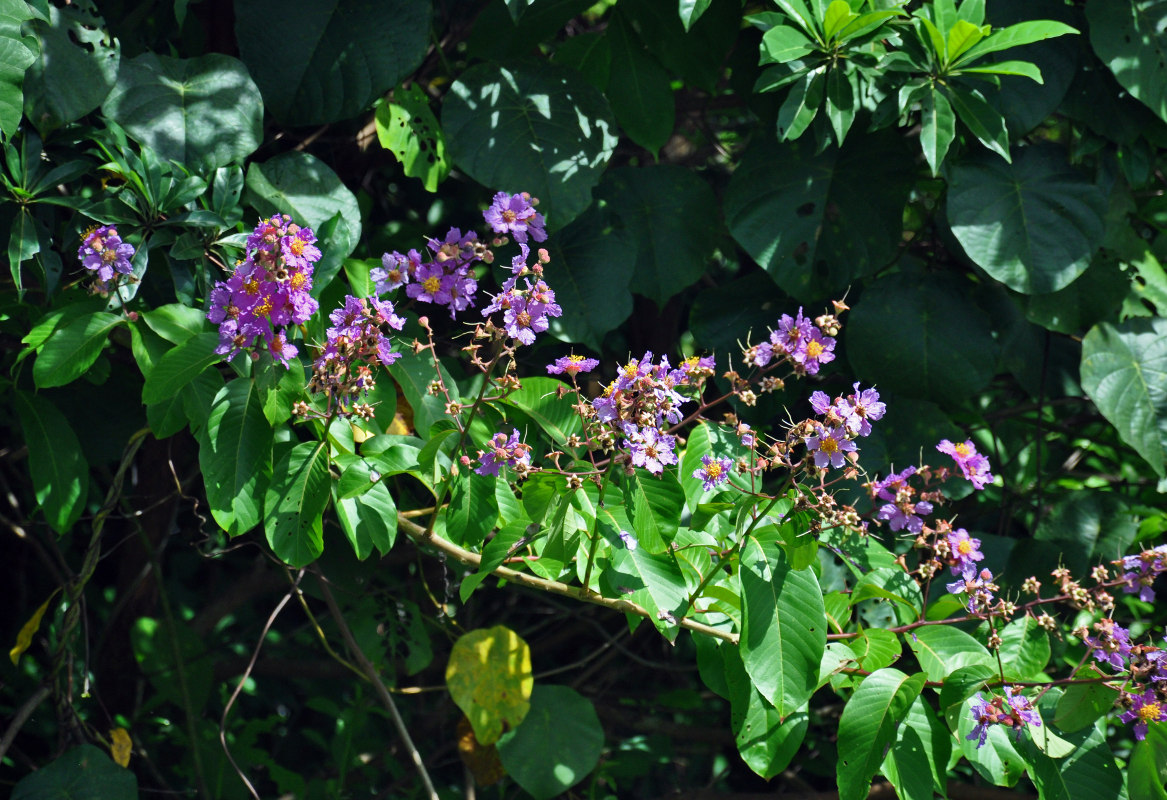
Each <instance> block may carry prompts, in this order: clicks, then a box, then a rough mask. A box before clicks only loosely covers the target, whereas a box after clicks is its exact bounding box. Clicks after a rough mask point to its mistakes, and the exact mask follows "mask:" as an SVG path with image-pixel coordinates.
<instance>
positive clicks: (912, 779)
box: [881, 697, 952, 800]
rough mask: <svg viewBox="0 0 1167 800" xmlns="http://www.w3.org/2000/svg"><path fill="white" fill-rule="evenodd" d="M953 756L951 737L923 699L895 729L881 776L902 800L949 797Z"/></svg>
mask: <svg viewBox="0 0 1167 800" xmlns="http://www.w3.org/2000/svg"><path fill="white" fill-rule="evenodd" d="M951 754H952V734H950V733H949V732H948V728H947V727H945V725H944V723H943V722H941V721H940V720H939V719H937V718H936V713H935V712H934V711H933V710H932V707H931V706H929V705H928V704H927V703H926V702H925V701H924V698H922V697H917V698H916V699H915V700H914V701H912V705H911V706H910V707H909V708H908V713H907V715H906V716H905V717H904V719H903V721H902V722H901V723H900V725H899V726H898V727H897V728H896V736H895V744H893V745H892V747H891V750H889V751H888V754H887V757H886V758H885V759H884V762H883V765H882V767H881V772H883V774H884V775H885V776H886V777H887V779H888V780H889V781H891V784H892V786H894V787H895V790H896V793H897V794H898V795H899V796H900V797H901V798H903V800H932V798H933V797H934V796H935V795H936V794H939V795H940V796H941V797H943V796H945V795H946V793H947V792H946V790H945V787H946V786H947V783H948V759H949V756H950V755H951Z"/></svg>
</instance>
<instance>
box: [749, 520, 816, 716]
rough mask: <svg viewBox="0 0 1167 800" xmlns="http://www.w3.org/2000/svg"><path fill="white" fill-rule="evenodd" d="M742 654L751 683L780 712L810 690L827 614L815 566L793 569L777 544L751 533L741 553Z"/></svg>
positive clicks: (788, 711)
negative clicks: (763, 540)
mask: <svg viewBox="0 0 1167 800" xmlns="http://www.w3.org/2000/svg"><path fill="white" fill-rule="evenodd" d="M741 583H742V597H741V603H742V630H741V644H740V647H741V654H742V661H743V663H745V666H746V672H747V673H749V675H750V678H751V679H752V680H753V682H754V685H755V686H756V687H757V688H758V691H759V692H761V693H762V696H763V697H765V698H766V699H767V700H768V701H770V703H771V704H772V705H773V706H774V707H775V708H776V709H777V710H778V713H779V714H781V715H782V716H786V715H787V714H792V713H794V712H795V711H797V710H798V709H799V708H801V707H802V706H803V705H804V704H805V703H806V701H807V700H808V699H810V696H811V694H812V693H813V692H814V689H815V683H816V680H817V679H818V674H819V660H820V659H821V657H822V654H823V650H824V649H825V648H826V643H827V612H826V607H825V606H824V605H823V594H822V590H821V589H820V588H819V583H818V579H817V578H815V574H814V571H813V570H808V569H804V570H798V571H796V570H794V569H793V568H792V567H791V565H790V563H789V562H788V561H787V559H786V554H785V553H784V552H783V550H782V548H781V547H780V546H779V545H778V544H777V543H776V542H767V543H766V544H764V545H763V544H760V543H759V542H758V540H757V539H755V538H753V537H750V539H749V540H748V541H746V543H745V547H744V548H743V550H742V554H741Z"/></svg>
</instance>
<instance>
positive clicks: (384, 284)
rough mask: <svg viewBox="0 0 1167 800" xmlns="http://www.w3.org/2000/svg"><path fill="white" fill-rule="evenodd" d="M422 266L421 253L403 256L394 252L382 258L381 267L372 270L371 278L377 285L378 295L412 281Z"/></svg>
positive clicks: (411, 251)
mask: <svg viewBox="0 0 1167 800" xmlns="http://www.w3.org/2000/svg"><path fill="white" fill-rule="evenodd" d="M420 266H421V253H419V252H417V251H416V250H410V251H409V253H408V254H407V255H401V253H398V252H397V251H396V250H394V251H393V252H392V253H385V254H384V255H382V256H381V266H380V267H375V268H374V269H372V270H370V271H369V278H370V279H371V280H372V281H374V283H375V284H376V289H375V291H376V292H377V294H385V293H386V292H391V291H393V290H394V289H398V288H400V287H402V286H404V285H405V284H407V283H409V282H410V281H412V280H413V276H414V274H416V272H417V270H418V268H419V267H420Z"/></svg>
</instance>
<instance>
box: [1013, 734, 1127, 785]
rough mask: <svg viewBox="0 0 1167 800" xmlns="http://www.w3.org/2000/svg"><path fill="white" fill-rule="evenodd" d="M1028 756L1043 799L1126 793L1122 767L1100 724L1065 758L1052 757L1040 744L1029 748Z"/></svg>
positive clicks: (1029, 764)
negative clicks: (1037, 746)
mask: <svg viewBox="0 0 1167 800" xmlns="http://www.w3.org/2000/svg"><path fill="white" fill-rule="evenodd" d="M1027 756H1028V757H1027V759H1026V761H1027V762H1028V766H1029V775H1030V777H1031V778H1032V779H1033V782H1034V784H1035V785H1036V786H1037V791H1038V792H1039V794H1040V796H1041V797H1042V798H1043V800H1087V798H1096V797H1119V796H1121V794H1122V790H1123V774H1122V771H1121V770H1119V768H1118V764H1116V763H1115V760H1114V754H1113V753H1112V752H1111V749H1110V747H1109V746H1108V745H1107V744H1106V736H1105V735H1104V733H1103V732H1102V731H1101V730H1099V729H1098V728H1095V729H1094V730H1092V731H1091V733H1090V736H1089V738H1087V739H1086V740H1085V741H1084V742H1082V743H1081V744H1079V745H1078V746H1077V747H1076V748H1074V749H1073V750H1072V751H1071V752H1070V754H1069V755H1067V756H1066V757H1065V758H1060V759H1054V758H1050V757H1049V756H1048V755H1046V754H1045V753H1042V752H1039V751H1038V750H1037V748H1036V747H1031V748H1029V752H1028V753H1027Z"/></svg>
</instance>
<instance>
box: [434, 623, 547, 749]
mask: <svg viewBox="0 0 1167 800" xmlns="http://www.w3.org/2000/svg"><path fill="white" fill-rule="evenodd" d="M534 684H535V679H534V677H533V676H532V674H531V648H530V647H528V646H527V643H526V642H525V641H523V639H522V637H520V636H519V635H518V634H517V633H515V632H514V631H512V630H511V629H510V628H506V627H504V626H502V625H496V626H494V627H493V628H479V629H478V630H474V631H470V632H469V633H466V634H464V635H462V636H460V637H458V641H456V642H454V647H453V649H452V650H451V651H450V661H449V663H448V664H447V665H446V686H447V687H448V688H449V690H450V696H451V697H452V698H453V699H454V702H455V703H457V704H458V708H460V709H462V713H464V714H465V715H466V716H467V718H468V719H469V720H470V725H471V727H473V728H474V736H475V738H477V739H478V743H479V744H483V745H489V744H494V743H495V742H497V741H498V740H499V737H500V736H502V735H503V733H505V732H506V731H508V730H509V731H513V730H515V728H516V727H518V726H520V724H521V723H522V722H523V721H524V719H525V718H526V716H527V714H528V713H530V709H531V703H530V702H529V700H530V698H531V697H532V691H531V690H532V689H533V688H534ZM562 722H563V721H562V720H561V721H560V723H561V724H562Z"/></svg>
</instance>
